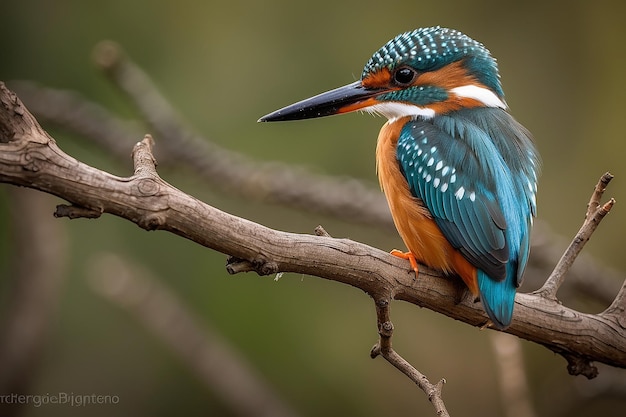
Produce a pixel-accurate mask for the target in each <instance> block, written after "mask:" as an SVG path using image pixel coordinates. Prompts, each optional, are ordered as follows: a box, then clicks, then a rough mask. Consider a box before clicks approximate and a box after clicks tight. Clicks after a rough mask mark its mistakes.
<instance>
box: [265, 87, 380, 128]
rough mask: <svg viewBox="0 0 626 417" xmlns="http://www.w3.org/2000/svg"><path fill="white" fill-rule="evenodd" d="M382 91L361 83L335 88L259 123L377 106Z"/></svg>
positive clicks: (280, 111)
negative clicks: (378, 96)
mask: <svg viewBox="0 0 626 417" xmlns="http://www.w3.org/2000/svg"><path fill="white" fill-rule="evenodd" d="M381 92H383V91H382V90H380V89H370V88H365V87H363V85H362V84H361V81H356V82H353V83H352V84H348V85H344V86H343V87H339V88H335V89H334V90H330V91H327V92H325V93H322V94H319V95H317V96H315V97H311V98H307V99H306V100H302V101H299V102H297V103H295V104H292V105H291V106H287V107H283V108H282V109H280V110H276V111H275V112H272V113H270V114H268V115H266V116H263V117H261V118H260V119H259V122H278V121H285V120H302V119H312V118H314V117H324V116H330V115H333V114H338V113H348V112H351V111H354V110H359V109H362V108H364V107H368V106H371V105H374V104H376V100H375V99H374V97H375V96H377V95H379V94H381Z"/></svg>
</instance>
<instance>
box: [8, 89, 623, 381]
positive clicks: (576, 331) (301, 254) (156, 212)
mask: <svg viewBox="0 0 626 417" xmlns="http://www.w3.org/2000/svg"><path fill="white" fill-rule="evenodd" d="M0 101H1V103H2V107H1V108H0V134H1V137H0V181H1V182H5V183H10V184H15V185H20V186H26V187H31V188H35V189H38V190H40V191H44V192H47V193H51V194H54V195H57V196H59V197H61V198H63V199H65V200H67V201H69V202H70V203H71V204H72V205H74V206H77V207H81V208H86V209H89V212H92V213H109V214H113V215H116V216H119V217H122V218H125V219H128V220H130V221H132V222H133V223H135V224H137V225H138V226H140V227H142V228H144V229H146V230H166V231H169V232H171V233H175V234H177V235H179V236H182V237H184V238H187V239H190V240H192V241H194V242H196V243H198V244H201V245H203V246H206V247H208V248H211V249H214V250H217V251H219V252H222V253H225V254H228V255H231V256H232V257H234V258H235V259H240V260H244V261H245V262H247V263H248V264H249V266H250V267H251V268H252V269H253V270H255V271H256V272H258V273H259V274H261V275H268V274H275V273H278V272H296V273H300V274H302V273H304V274H309V275H314V276H318V277H321V278H325V279H329V280H333V281H337V282H341V283H344V284H348V285H352V286H354V287H356V288H359V289H361V290H363V291H364V292H366V293H367V294H369V295H370V296H371V297H373V298H374V299H375V300H377V299H390V300H391V299H396V300H403V301H408V302H410V303H412V304H415V305H417V306H420V307H426V308H429V309H431V310H434V311H436V312H439V313H441V314H445V315H447V316H449V317H452V318H454V319H457V320H461V321H463V322H465V323H468V324H470V325H473V326H482V325H484V324H485V322H486V321H487V318H486V316H485V314H484V313H483V310H482V308H481V307H480V306H479V305H478V304H476V303H474V302H473V301H472V300H471V297H459V288H460V286H459V285H458V284H456V281H455V280H451V279H448V278H446V277H444V276H442V275H441V274H440V273H438V272H436V271H433V270H431V269H429V268H427V267H425V266H422V267H420V277H419V279H417V280H415V279H414V274H413V272H412V271H411V270H410V269H409V268H408V267H407V265H406V263H405V262H404V261H402V260H400V259H397V258H395V257H393V256H391V255H389V254H388V253H386V252H383V251H381V250H379V249H375V248H372V247H370V246H367V245H364V244H362V243H358V242H354V241H351V240H348V239H334V238H330V237H327V236H313V235H302V234H294V233H287V232H280V231H277V230H273V229H270V228H267V227H264V226H262V225H259V224H256V223H253V222H251V221H248V220H245V219H241V218H238V217H235V216H232V215H229V214H227V213H224V212H223V211H220V210H218V209H216V208H214V207H211V206H209V205H208V204H205V203H203V202H201V201H199V200H197V199H195V198H194V197H192V196H190V195H188V194H186V193H184V192H182V191H180V190H178V189H176V188H175V187H173V186H171V185H170V184H168V183H167V182H165V181H164V180H162V179H161V178H160V177H159V176H158V175H157V173H156V170H155V169H154V164H153V162H154V161H153V159H152V158H145V159H143V162H141V163H139V158H138V157H139V156H140V155H142V152H144V151H145V152H147V153H150V149H149V148H150V142H151V140H150V139H147V138H146V139H144V140H143V141H142V142H140V143H138V144H137V145H136V148H135V151H134V152H133V155H134V157H135V158H136V160H135V162H136V169H135V173H134V174H133V175H132V176H130V177H127V178H122V177H118V176H114V175H111V174H109V173H106V172H103V171H101V170H98V169H96V168H93V167H90V166H88V165H86V164H84V163H82V162H80V161H77V160H76V159H74V158H72V157H70V156H68V155H66V154H65V153H64V152H63V151H62V150H61V149H60V148H59V147H58V146H57V145H56V143H55V141H54V140H53V139H52V138H51V137H50V136H49V135H48V134H47V133H46V132H44V131H43V130H42V129H41V127H40V126H39V125H38V123H37V122H36V120H35V119H34V118H33V117H32V115H31V114H30V113H29V112H28V111H27V110H26V109H25V108H24V106H23V105H22V103H21V102H20V100H19V99H18V98H17V96H15V94H13V93H12V92H10V91H8V90H7V89H6V88H5V87H4V85H3V84H2V85H1V86H0ZM138 163H139V166H141V165H142V164H147V165H148V167H147V168H146V169H138V168H137V164H138ZM459 299H460V301H459ZM516 304H517V305H516V310H515V315H514V318H513V323H512V325H511V326H510V327H509V329H507V332H508V333H511V334H513V335H516V336H519V337H521V338H524V339H527V340H530V341H533V342H535V343H539V344H541V345H544V346H546V347H547V348H548V349H550V350H552V351H554V352H556V353H559V354H561V355H563V356H564V357H565V358H567V359H568V362H570V363H573V362H574V361H573V359H572V358H576V359H577V360H578V361H579V362H580V363H583V364H587V365H590V363H591V361H599V362H603V363H606V364H609V365H611V366H616V367H622V368H626V327H625V323H624V319H623V317H622V316H618V315H616V314H601V315H592V314H585V313H581V312H578V311H575V310H572V309H569V308H567V307H565V306H563V305H561V304H560V303H558V302H556V301H552V300H549V299H546V298H544V297H540V296H537V295H533V294H518V295H517V297H516ZM620 305H621V304H620ZM590 366H591V365H590ZM589 369H590V368H589V367H585V366H581V367H579V368H576V367H571V369H570V371H571V372H573V373H576V372H578V373H583V374H585V375H586V376H588V377H592V376H593V373H592V372H591V371H590V370H589Z"/></svg>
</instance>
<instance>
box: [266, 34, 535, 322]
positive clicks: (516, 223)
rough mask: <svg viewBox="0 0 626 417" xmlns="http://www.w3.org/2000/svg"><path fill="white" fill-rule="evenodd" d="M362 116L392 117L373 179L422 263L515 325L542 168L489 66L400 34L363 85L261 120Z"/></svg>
mask: <svg viewBox="0 0 626 417" xmlns="http://www.w3.org/2000/svg"><path fill="white" fill-rule="evenodd" d="M357 110H358V111H361V112H367V113H372V114H376V115H382V116H385V117H386V118H387V121H386V123H385V124H384V125H383V127H382V129H381V131H380V133H379V135H378V140H377V145H376V171H377V175H378V179H379V182H380V186H381V188H382V191H383V192H384V194H385V196H386V199H387V202H388V205H389V209H390V212H391V215H392V217H393V221H394V224H395V226H396V229H397V231H398V233H399V235H400V237H401V238H402V240H403V242H404V244H405V245H406V247H407V249H408V251H407V252H402V251H398V250H393V251H391V253H392V254H393V255H395V256H398V257H401V258H404V259H407V260H408V261H409V262H410V265H411V269H412V270H413V271H415V274H416V277H418V275H417V274H418V264H419V263H421V264H423V265H427V266H429V267H432V268H435V269H437V270H440V271H441V272H443V273H444V274H445V275H456V276H459V277H460V278H461V279H462V280H463V282H464V283H465V285H466V286H467V287H468V289H469V290H470V291H471V293H472V294H473V295H474V297H475V300H476V302H478V300H480V302H481V303H482V306H483V309H484V311H485V312H486V314H487V317H488V320H487V321H486V322H485V325H488V326H491V327H494V328H496V329H498V330H504V329H506V328H507V327H509V326H510V324H511V321H512V316H513V310H514V304H515V294H516V292H517V289H518V288H519V286H520V285H521V283H522V279H523V274H524V270H525V268H526V265H527V263H528V257H529V253H530V232H531V228H532V224H533V218H534V217H535V216H536V211H537V203H536V194H537V177H538V174H539V170H540V158H539V155H538V151H537V149H536V146H535V144H534V141H533V138H532V135H531V133H530V132H529V131H528V130H527V129H526V128H525V127H523V126H522V125H521V124H520V123H519V122H517V121H516V120H515V119H514V118H513V116H512V115H511V114H510V113H509V108H508V105H507V104H506V101H505V99H504V92H503V89H502V83H501V79H500V74H499V69H498V65H497V62H496V59H495V58H494V57H493V56H492V55H491V53H490V52H489V50H488V49H487V48H486V47H485V46H484V45H483V44H482V43H480V42H478V41H475V40H474V39H472V38H470V37H469V36H467V35H465V34H463V33H461V32H460V31H458V30H455V29H451V28H445V27H441V26H434V27H424V28H419V29H416V30H413V31H409V32H406V33H402V34H400V35H398V36H396V37H394V38H393V39H391V40H390V41H388V42H387V43H386V44H385V45H383V46H382V47H381V48H380V49H379V50H378V51H377V52H375V53H374V54H373V55H372V56H371V58H369V60H368V61H367V63H366V64H365V67H364V68H363V71H362V73H361V78H360V79H359V80H358V81H355V82H352V83H350V84H347V85H345V86H343V87H339V88H335V89H333V90H330V91H327V92H325V93H322V94H319V95H316V96H314V97H311V98H308V99H305V100H302V101H299V102H297V103H295V104H292V105H289V106H287V107H284V108H282V109H279V110H276V111H274V112H272V113H270V114H268V115H266V116H263V117H262V118H260V119H259V122H270V121H287V120H301V119H310V118H317V117H323V116H330V115H335V114H344V113H349V112H353V111H357Z"/></svg>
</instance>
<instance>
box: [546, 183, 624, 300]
mask: <svg viewBox="0 0 626 417" xmlns="http://www.w3.org/2000/svg"><path fill="white" fill-rule="evenodd" d="M612 178H613V175H611V174H610V173H608V172H607V173H606V174H604V175H603V176H602V177H601V178H600V180H599V181H598V184H597V185H596V187H595V189H594V192H593V194H592V196H591V199H590V201H589V204H588V206H587V207H588V209H587V214H586V217H585V221H584V222H583V225H582V227H581V228H580V230H579V231H578V233H577V234H576V236H575V237H574V239H573V240H572V242H571V243H570V245H569V246H568V248H567V249H566V250H565V253H564V254H563V256H562V257H561V259H560V260H559V262H558V263H557V265H556V266H555V267H554V270H553V271H552V274H550V276H549V277H548V279H547V280H546V282H545V284H544V285H543V286H542V287H541V288H540V289H539V290H537V291H535V294H537V295H540V296H542V297H544V298H546V299H548V300H552V301H557V298H556V293H557V291H558V290H559V287H560V286H561V285H562V284H563V281H565V276H566V275H567V272H568V271H569V269H570V267H571V266H572V264H573V263H574V261H575V260H576V257H577V256H578V254H579V253H580V251H581V250H582V249H583V247H584V246H585V244H586V243H587V241H588V240H589V239H590V238H591V235H592V234H593V232H595V230H596V229H597V227H598V225H599V224H600V222H601V221H602V219H603V218H604V217H605V216H606V215H607V214H608V213H609V212H610V211H611V208H612V207H613V204H615V200H614V199H612V198H611V199H610V200H609V201H608V202H607V203H605V204H603V205H600V203H599V201H600V199H601V198H602V194H603V193H604V191H605V189H606V186H607V185H608V183H609V182H610V181H611V179H612Z"/></svg>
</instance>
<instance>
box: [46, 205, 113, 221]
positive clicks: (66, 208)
mask: <svg viewBox="0 0 626 417" xmlns="http://www.w3.org/2000/svg"><path fill="white" fill-rule="evenodd" d="M101 215H102V209H93V208H88V207H81V206H75V205H67V204H59V205H58V206H57V208H56V210H55V212H54V217H57V218H59V217H67V218H69V219H79V218H84V219H97V218H98V217H100V216H101Z"/></svg>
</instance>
